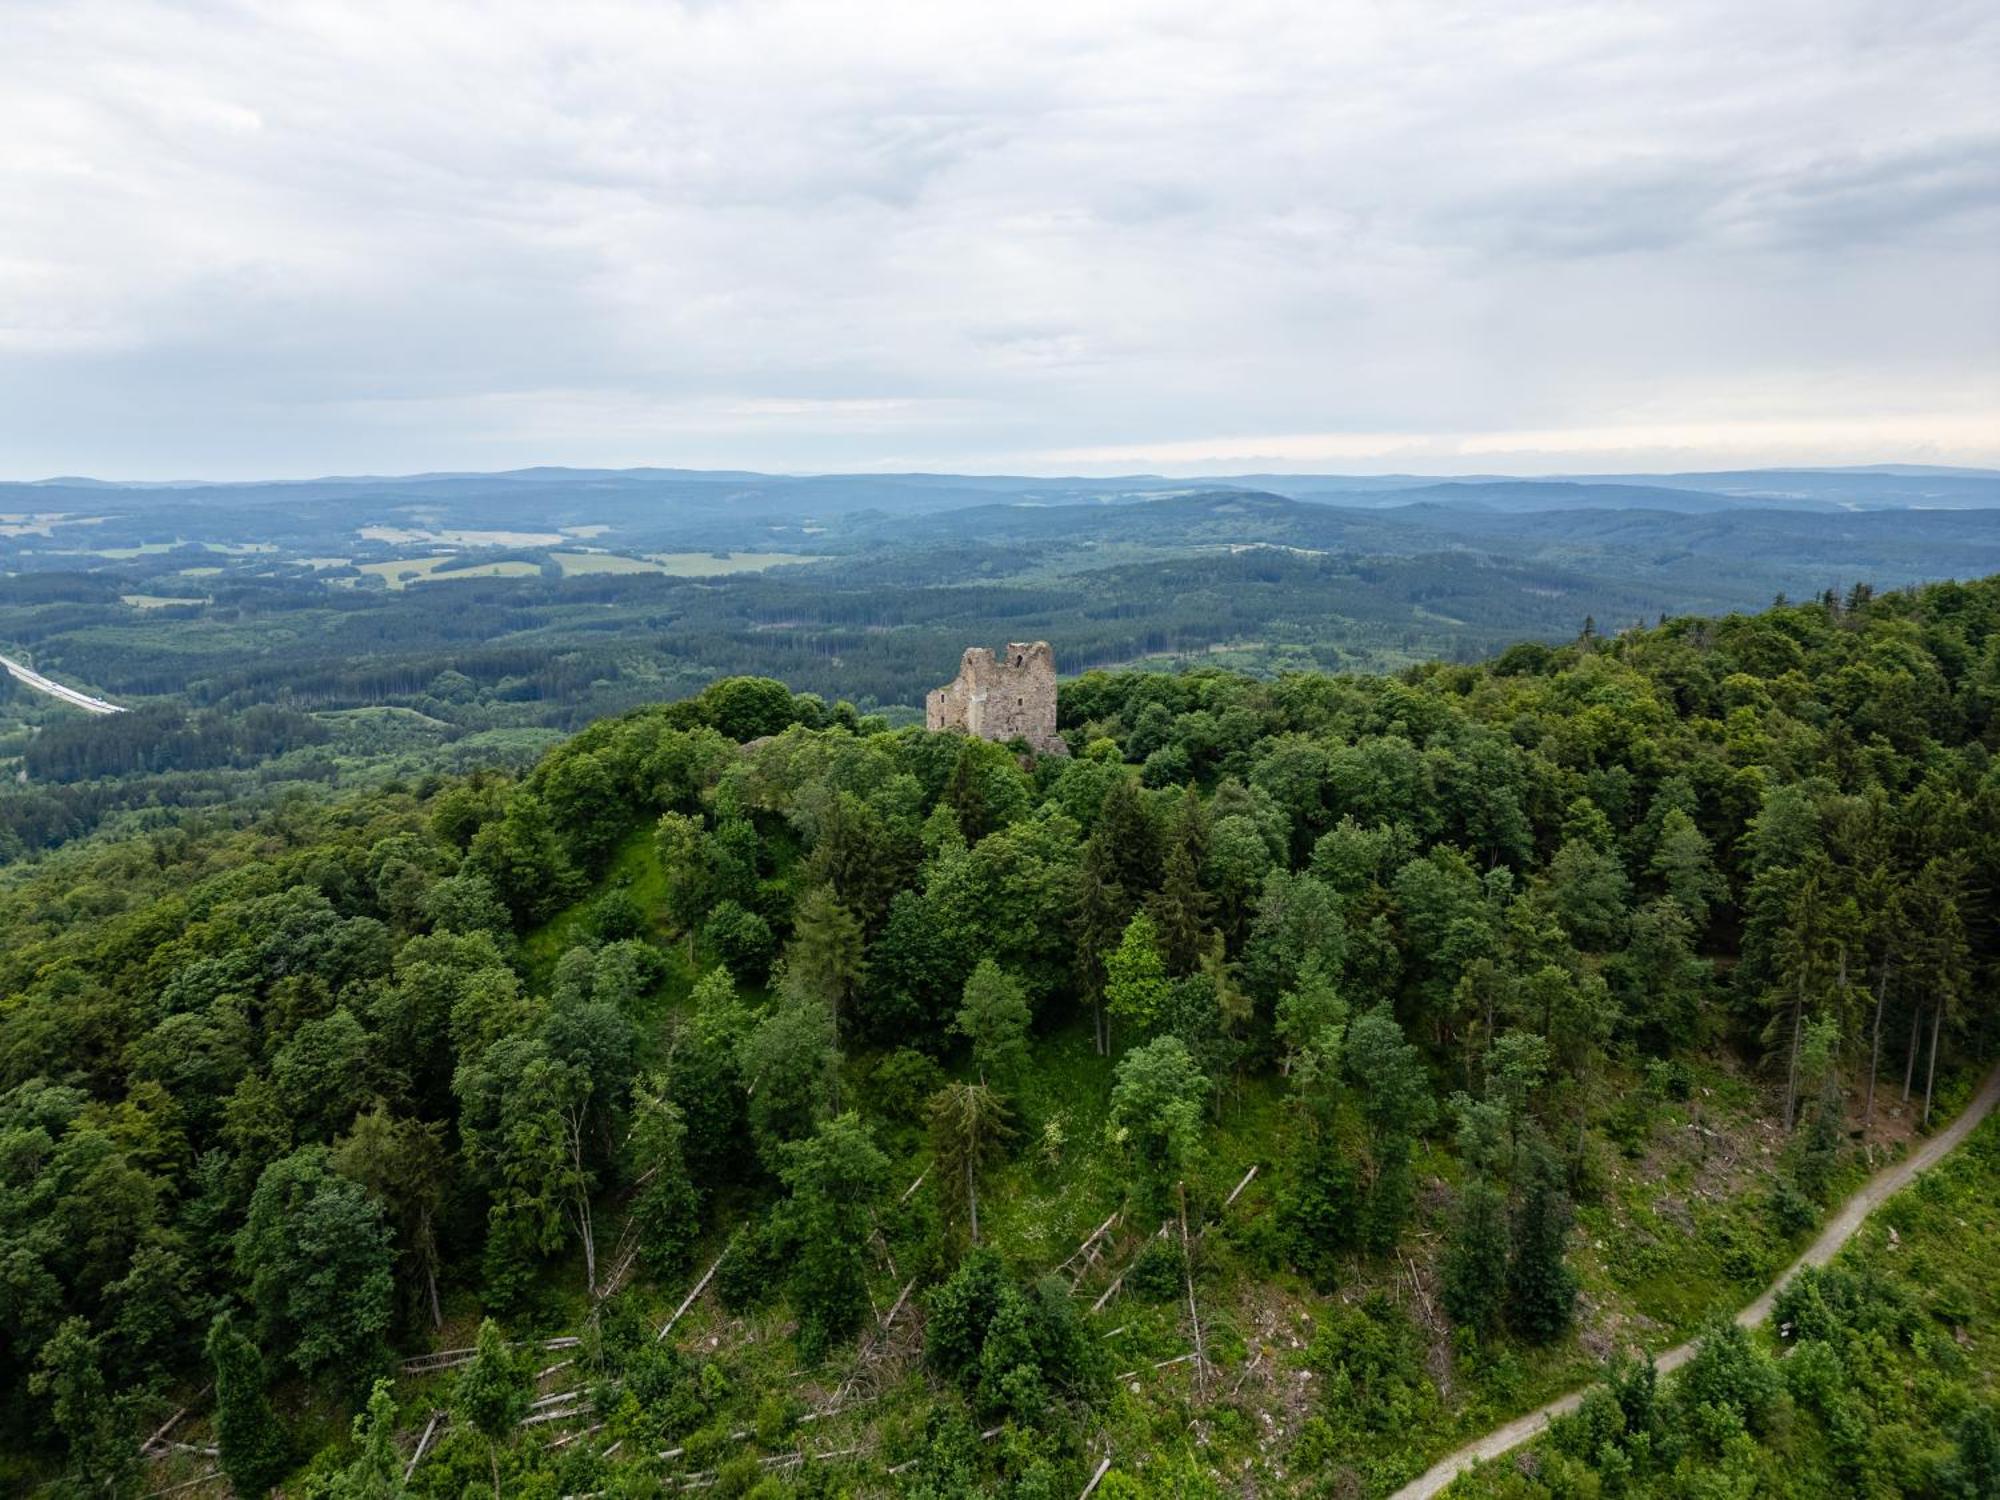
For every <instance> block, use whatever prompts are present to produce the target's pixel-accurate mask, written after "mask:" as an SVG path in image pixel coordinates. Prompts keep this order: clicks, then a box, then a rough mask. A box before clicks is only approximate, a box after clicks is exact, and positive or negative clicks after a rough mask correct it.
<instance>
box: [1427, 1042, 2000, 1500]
mask: <svg viewBox="0 0 2000 1500" xmlns="http://www.w3.org/2000/svg"><path fill="white" fill-rule="evenodd" d="M1995 1104H2000V1068H1995V1069H1994V1070H1993V1071H1992V1072H1991V1073H1990V1074H1988V1075H1987V1078H1986V1082H1985V1083H1984V1084H1982V1085H1981V1086H1980V1089H1979V1093H1978V1094H1977V1095H1976V1096H1975V1097H1974V1098H1973V1100H1972V1102H1971V1103H1970V1104H1968V1105H1966V1107H1965V1108H1964V1109H1963V1110H1962V1111H1961V1112H1960V1113H1959V1116H1958V1118H1957V1119H1955V1120H1953V1121H1952V1122H1951V1123H1950V1124H1949V1125H1947V1126H1945V1128H1944V1129H1943V1130H1940V1131H1939V1132H1938V1133H1937V1134H1936V1135H1934V1136H1932V1137H1931V1138H1930V1139H1929V1140H1927V1141H1925V1142H1924V1143H1923V1144H1922V1145H1920V1146H1919V1147H1917V1149H1916V1150H1914V1151H1912V1152H1911V1153H1910V1154H1909V1155H1908V1156H1906V1157H1904V1158H1903V1159H1902V1160H1901V1161H1899V1162H1897V1163H1895V1164H1894V1165H1893V1166H1888V1167H1884V1168H1883V1169H1882V1170H1881V1171H1879V1172H1877V1173H1876V1174H1875V1175H1874V1176H1873V1177H1871V1178H1869V1179H1868V1181H1867V1182H1866V1183H1864V1184H1863V1185H1862V1187H1861V1189H1860V1190H1859V1191H1858V1192H1856V1193H1855V1195H1854V1196H1853V1197H1852V1198H1849V1199H1848V1200H1847V1201H1846V1202H1845V1203H1843V1204H1842V1205H1841V1206H1840V1212H1839V1213H1837V1214H1835V1215H1834V1216H1833V1217H1832V1218H1831V1219H1829V1220H1827V1223H1826V1227H1825V1228H1824V1229H1822V1230H1821V1231H1820V1232H1819V1237H1818V1238H1817V1239H1815V1240H1814V1241H1813V1242H1812V1244H1810V1245H1809V1246H1807V1247H1806V1250H1805V1253H1804V1254H1803V1255H1801V1256H1800V1257H1799V1258H1798V1259H1797V1260H1795V1261H1793V1262H1792V1263H1791V1265H1789V1266H1787V1267H1786V1268H1785V1273H1784V1275H1782V1276H1780V1277H1779V1278H1778V1279H1777V1280H1776V1281H1774V1282H1772V1283H1771V1285H1770V1286H1769V1287H1767V1288H1766V1289H1765V1290H1764V1293H1763V1295H1762V1296H1760V1297H1759V1298H1758V1299H1757V1300H1756V1301H1755V1302H1752V1303H1751V1304H1750V1305H1749V1306H1748V1307H1746V1308H1744V1309H1743V1310H1742V1311H1741V1312H1739V1313H1738V1314H1737V1315H1736V1321H1737V1322H1738V1323H1739V1324H1741V1325H1742V1326H1743V1327H1745V1328H1755V1327H1756V1326H1757V1325H1758V1324H1760V1323H1762V1322H1763V1321H1764V1320H1765V1319H1766V1318H1768V1317H1770V1316H1771V1308H1772V1306H1773V1305H1774V1304H1775V1303H1776V1302H1777V1300H1778V1293H1780V1292H1781V1291H1783V1290H1784V1289H1785V1287H1786V1285H1787V1284H1788V1283H1789V1282H1790V1281H1791V1279H1792V1278H1793V1277H1794V1276H1796V1275H1798V1274H1799V1272H1800V1271H1801V1270H1802V1269H1804V1268H1805V1267H1806V1266H1823V1265H1825V1264H1826V1263H1827V1262H1828V1261H1830V1260H1832V1259H1833V1257H1834V1253H1835V1252H1836V1251H1838V1250H1839V1249H1840V1247H1841V1246H1842V1245H1845V1244H1846V1243H1847V1242H1848V1241H1849V1240H1851V1239H1852V1238H1854V1232H1855V1231H1856V1230H1857V1229H1859V1228H1860V1227H1861V1226H1862V1224H1864V1223H1865V1222H1867V1219H1868V1216H1869V1215H1870V1214H1872V1213H1873V1212H1874V1211H1875V1210H1876V1209H1878V1208H1880V1207H1881V1206H1882V1205H1883V1204H1884V1203H1886V1202H1887V1201H1888V1200H1889V1199H1890V1198H1891V1197H1892V1196H1894V1195H1895V1194H1896V1193H1898V1192H1900V1191H1901V1190H1902V1189H1903V1188H1906V1187H1908V1186H1909V1185H1910V1183H1911V1182H1912V1181H1913V1180H1914V1179H1915V1178H1916V1176H1917V1174H1918V1173H1919V1172H1922V1171H1923V1170H1925V1168H1927V1167H1932V1166H1935V1165H1936V1164H1937V1163H1938V1162H1939V1161H1940V1160H1942V1159H1943V1158H1944V1157H1945V1156H1947V1155H1949V1154H1950V1153H1951V1151H1952V1150H1953V1148H1955V1147H1956V1146H1957V1145H1958V1144H1959V1143H1960V1142H1961V1141H1963V1140H1964V1139H1965V1138H1966V1137H1967V1136H1968V1135H1970V1134H1972V1131H1973V1127H1974V1126H1976V1125H1978V1123H1979V1122H1980V1121H1981V1120H1983V1119H1985V1118H1986V1117H1987V1115H1989V1114H1991V1113H1992V1112H1993V1107H1994V1105H1995ZM1694 1350H1695V1346H1694V1345H1693V1344H1692V1343H1687V1344H1676V1345H1675V1346H1674V1347H1673V1348H1671V1349H1668V1350H1667V1351H1665V1352H1664V1353H1662V1354H1660V1355H1657V1356H1656V1357H1655V1359H1654V1363H1655V1364H1656V1365H1657V1366H1658V1367H1659V1370H1660V1373H1661V1374H1663V1375H1664V1374H1666V1373H1667V1372H1668V1371H1669V1370H1677V1369H1679V1368H1680V1367H1681V1366H1682V1365H1684V1364H1686V1363H1687V1362H1688V1361H1689V1360H1690V1359H1691V1358H1693V1357H1694ZM1588 1390H1589V1387H1588V1386H1585V1387H1584V1388H1583V1389H1582V1390H1575V1391H1571V1392H1570V1393H1569V1394H1568V1395H1567V1396H1559V1397H1557V1398H1556V1399H1555V1400H1554V1401H1551V1402H1550V1403H1549V1404H1548V1405H1547V1406H1544V1407H1540V1408H1539V1409H1537V1410H1535V1411H1531V1412H1529V1413H1528V1414H1527V1415H1526V1416H1525V1417H1516V1418H1515V1419H1514V1420H1513V1421H1511V1422H1509V1423H1507V1425H1506V1426H1504V1427H1496V1428H1495V1429H1494V1430H1493V1431H1491V1432H1489V1433H1487V1434H1486V1436H1485V1437H1483V1438H1479V1439H1477V1440H1476V1441H1474V1442H1471V1443H1468V1444H1466V1445H1465V1446H1464V1447H1463V1448H1461V1449H1459V1450H1458V1451H1457V1452H1456V1453H1454V1454H1452V1455H1451V1456H1450V1457H1449V1458H1443V1459H1440V1460H1438V1462H1437V1463H1436V1464H1434V1465H1433V1466H1432V1467H1431V1468H1430V1469H1428V1470H1426V1471H1425V1472H1424V1473H1423V1474H1422V1475H1421V1476H1419V1477H1418V1478H1416V1479H1413V1480H1411V1481H1410V1482H1409V1483H1408V1484H1406V1485H1404V1486H1403V1487H1402V1488H1401V1489H1400V1490H1397V1491H1396V1493H1395V1494H1394V1495H1392V1496H1391V1497H1390V1500H1430V1497H1431V1496H1433V1495H1435V1494H1437V1493H1438V1492H1439V1491H1440V1490H1442V1489H1444V1487H1445V1486H1446V1485H1448V1484H1450V1483H1451V1482H1452V1480H1454V1479H1456V1478H1457V1477H1458V1476H1459V1475H1460V1474H1463V1473H1464V1472H1465V1471H1466V1470H1467V1469H1469V1468H1471V1467H1472V1466H1473V1465H1474V1464H1477V1463H1483V1462H1485V1461H1486V1460H1487V1459H1489V1458H1498V1457H1499V1456H1500V1455H1501V1454H1503V1453H1506V1452H1509V1451H1511V1450H1512V1449H1515V1448H1518V1447H1520V1446H1521V1445H1522V1444H1523V1443H1526V1442H1530V1441H1532V1440H1533V1439H1534V1438H1535V1437H1536V1436H1538V1435H1539V1434H1540V1433H1541V1431H1542V1429H1543V1428H1545V1427H1547V1426H1548V1424H1549V1420H1550V1418H1552V1417H1560V1416H1564V1415H1566V1414H1568V1413H1569V1412H1573V1411H1575V1410H1576V1409H1577V1407H1578V1406H1579V1405H1581V1404H1582V1402H1583V1398H1584V1394H1585V1392H1586V1391H1588Z"/></svg>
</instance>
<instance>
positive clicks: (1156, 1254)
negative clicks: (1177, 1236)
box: [1125, 1239, 1187, 1302]
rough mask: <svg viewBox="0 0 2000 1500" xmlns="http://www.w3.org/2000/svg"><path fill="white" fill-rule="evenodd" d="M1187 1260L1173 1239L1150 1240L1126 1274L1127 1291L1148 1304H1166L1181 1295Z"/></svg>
mask: <svg viewBox="0 0 2000 1500" xmlns="http://www.w3.org/2000/svg"><path fill="white" fill-rule="evenodd" d="M1186 1268H1187V1260H1186V1258H1185V1257H1183V1256H1182V1254H1181V1247H1180V1246H1179V1245H1178V1244H1176V1243H1175V1242H1174V1241H1173V1240H1171V1239H1164V1240H1158V1239H1156V1240H1151V1241H1149V1242H1148V1243H1147V1245H1146V1248H1145V1249H1143V1250H1141V1251H1140V1252H1139V1258H1138V1259H1137V1260H1135V1261H1133V1262H1132V1269H1131V1270H1129V1271H1127V1272H1126V1273H1125V1288H1126V1290H1127V1291H1129V1292H1131V1293H1132V1295H1133V1296H1135V1297H1137V1298H1139V1299H1140V1300H1141V1301H1145V1302H1166V1301H1169V1300H1171V1299H1172V1298H1175V1297H1178V1296H1179V1295H1180V1294H1181V1288H1182V1283H1183V1281H1184V1280H1185V1277H1186Z"/></svg>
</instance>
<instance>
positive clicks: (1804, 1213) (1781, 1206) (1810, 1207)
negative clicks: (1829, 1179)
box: [1765, 1177, 1819, 1239]
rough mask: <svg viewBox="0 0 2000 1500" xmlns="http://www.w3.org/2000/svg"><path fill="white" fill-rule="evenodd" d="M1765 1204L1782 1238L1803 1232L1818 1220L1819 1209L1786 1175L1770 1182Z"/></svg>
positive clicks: (1789, 1237) (1788, 1237)
mask: <svg viewBox="0 0 2000 1500" xmlns="http://www.w3.org/2000/svg"><path fill="white" fill-rule="evenodd" d="M1765 1206H1766V1208H1767V1209H1768V1211H1769V1213H1770V1215H1771V1223H1772V1225H1773V1226H1774V1227H1775V1228H1776V1229H1777V1231H1778V1235H1779V1237H1780V1238H1782V1239H1791V1238H1792V1237H1793V1236H1795V1235H1801V1234H1804V1233H1805V1232H1806V1231H1807V1230H1808V1229H1810V1228H1812V1227H1813V1225H1814V1224H1816V1223H1818V1222H1819V1209H1818V1208H1817V1207H1816V1206H1815V1205H1814V1203H1813V1201H1812V1199H1810V1198H1808V1197H1807V1196H1806V1195H1805V1194H1804V1193H1802V1192H1800V1191H1799V1189H1798V1185H1797V1184H1796V1183H1794V1182H1793V1181H1792V1180H1791V1179H1790V1178H1788V1177H1781V1178H1779V1179H1778V1180H1777V1181H1776V1182H1774V1183H1772V1184H1771V1196H1770V1198H1769V1200H1768V1201H1767V1203H1766V1205H1765Z"/></svg>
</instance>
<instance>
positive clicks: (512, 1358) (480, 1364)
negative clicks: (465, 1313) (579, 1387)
mask: <svg viewBox="0 0 2000 1500" xmlns="http://www.w3.org/2000/svg"><path fill="white" fill-rule="evenodd" d="M534 1399H535V1373H534V1365H533V1361H532V1360H531V1359H529V1358H528V1356H527V1355H525V1354H524V1353H522V1352H520V1351H518V1350H515V1349H512V1348H510V1347H509V1346H508V1344H507V1339H506V1336H505V1335H504V1334H502V1333H501V1331H500V1325H499V1324H498V1323H496V1322H494V1321H493V1320H492V1319H491V1318H487V1319H486V1320H485V1321H484V1322H482V1323H481V1324H480V1325H479V1335H478V1337H477V1338H476V1339H475V1340H474V1350H473V1356H472V1363H471V1364H469V1365H467V1366H466V1367H465V1369H464V1370H463V1371H461V1372H460V1374H459V1377H458V1381H457V1383H456V1384H455V1385H454V1386H453V1387H452V1392H451V1410H452V1415H453V1416H455V1417H457V1418H458V1420H459V1421H461V1422H463V1423H465V1424H466V1426H468V1427H470V1428H472V1430H473V1431H475V1432H477V1433H478V1434H479V1435H480V1436H481V1437H483V1438H485V1439H486V1458H487V1462H488V1464H489V1465H490V1466H491V1468H492V1471H493V1495H494V1500H499V1496H500V1444H501V1443H502V1442H503V1441H506V1440H509V1439H511V1438H512V1437H513V1436H514V1431H515V1429H516V1428H517V1427H518V1426H519V1425H520V1422H521V1419H522V1418H523V1417H525V1416H526V1415H527V1414H528V1406H529V1403H530V1402H532V1401H533V1400H534Z"/></svg>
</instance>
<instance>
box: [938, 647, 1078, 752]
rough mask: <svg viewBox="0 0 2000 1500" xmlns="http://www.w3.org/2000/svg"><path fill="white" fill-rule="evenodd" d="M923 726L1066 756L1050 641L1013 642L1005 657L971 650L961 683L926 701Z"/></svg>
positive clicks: (981, 649) (961, 671)
mask: <svg viewBox="0 0 2000 1500" xmlns="http://www.w3.org/2000/svg"><path fill="white" fill-rule="evenodd" d="M924 727H925V728H927V729H956V730H959V731H960V732H962V733H964V734H971V735H977V736H978V737H979V738H980V739H983V740H998V741H1000V742H1002V743H1003V744H1004V743H1005V742H1006V741H1008V740H1014V739H1021V740H1026V741H1027V742H1028V743H1029V744H1030V745H1032V746H1034V747H1035V749H1037V750H1039V751H1040V752H1041V753H1042V754H1044V755H1067V754H1069V746H1067V745H1065V744H1064V743H1063V742H1062V739H1061V738H1060V737H1059V736H1058V735H1057V734H1056V658H1055V653H1054V652H1053V651H1051V650H1049V643H1048V642H1047V641H1032V642H1029V641H1014V642H1011V643H1010V644H1009V645H1008V647H1007V653H1006V655H1005V657H1004V658H1000V659H996V658H995V657H994V655H993V653H992V652H991V651H989V650H987V649H986V648H985V647H984V646H971V647H968V648H967V649H966V653H965V657H964V659H963V660H962V661H960V662H959V665H958V678H957V680H956V681H954V682H949V683H947V684H945V686H943V687H941V688H936V689H934V690H933V691H932V693H931V695H930V697H929V698H928V699H926V700H925V702H924Z"/></svg>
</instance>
